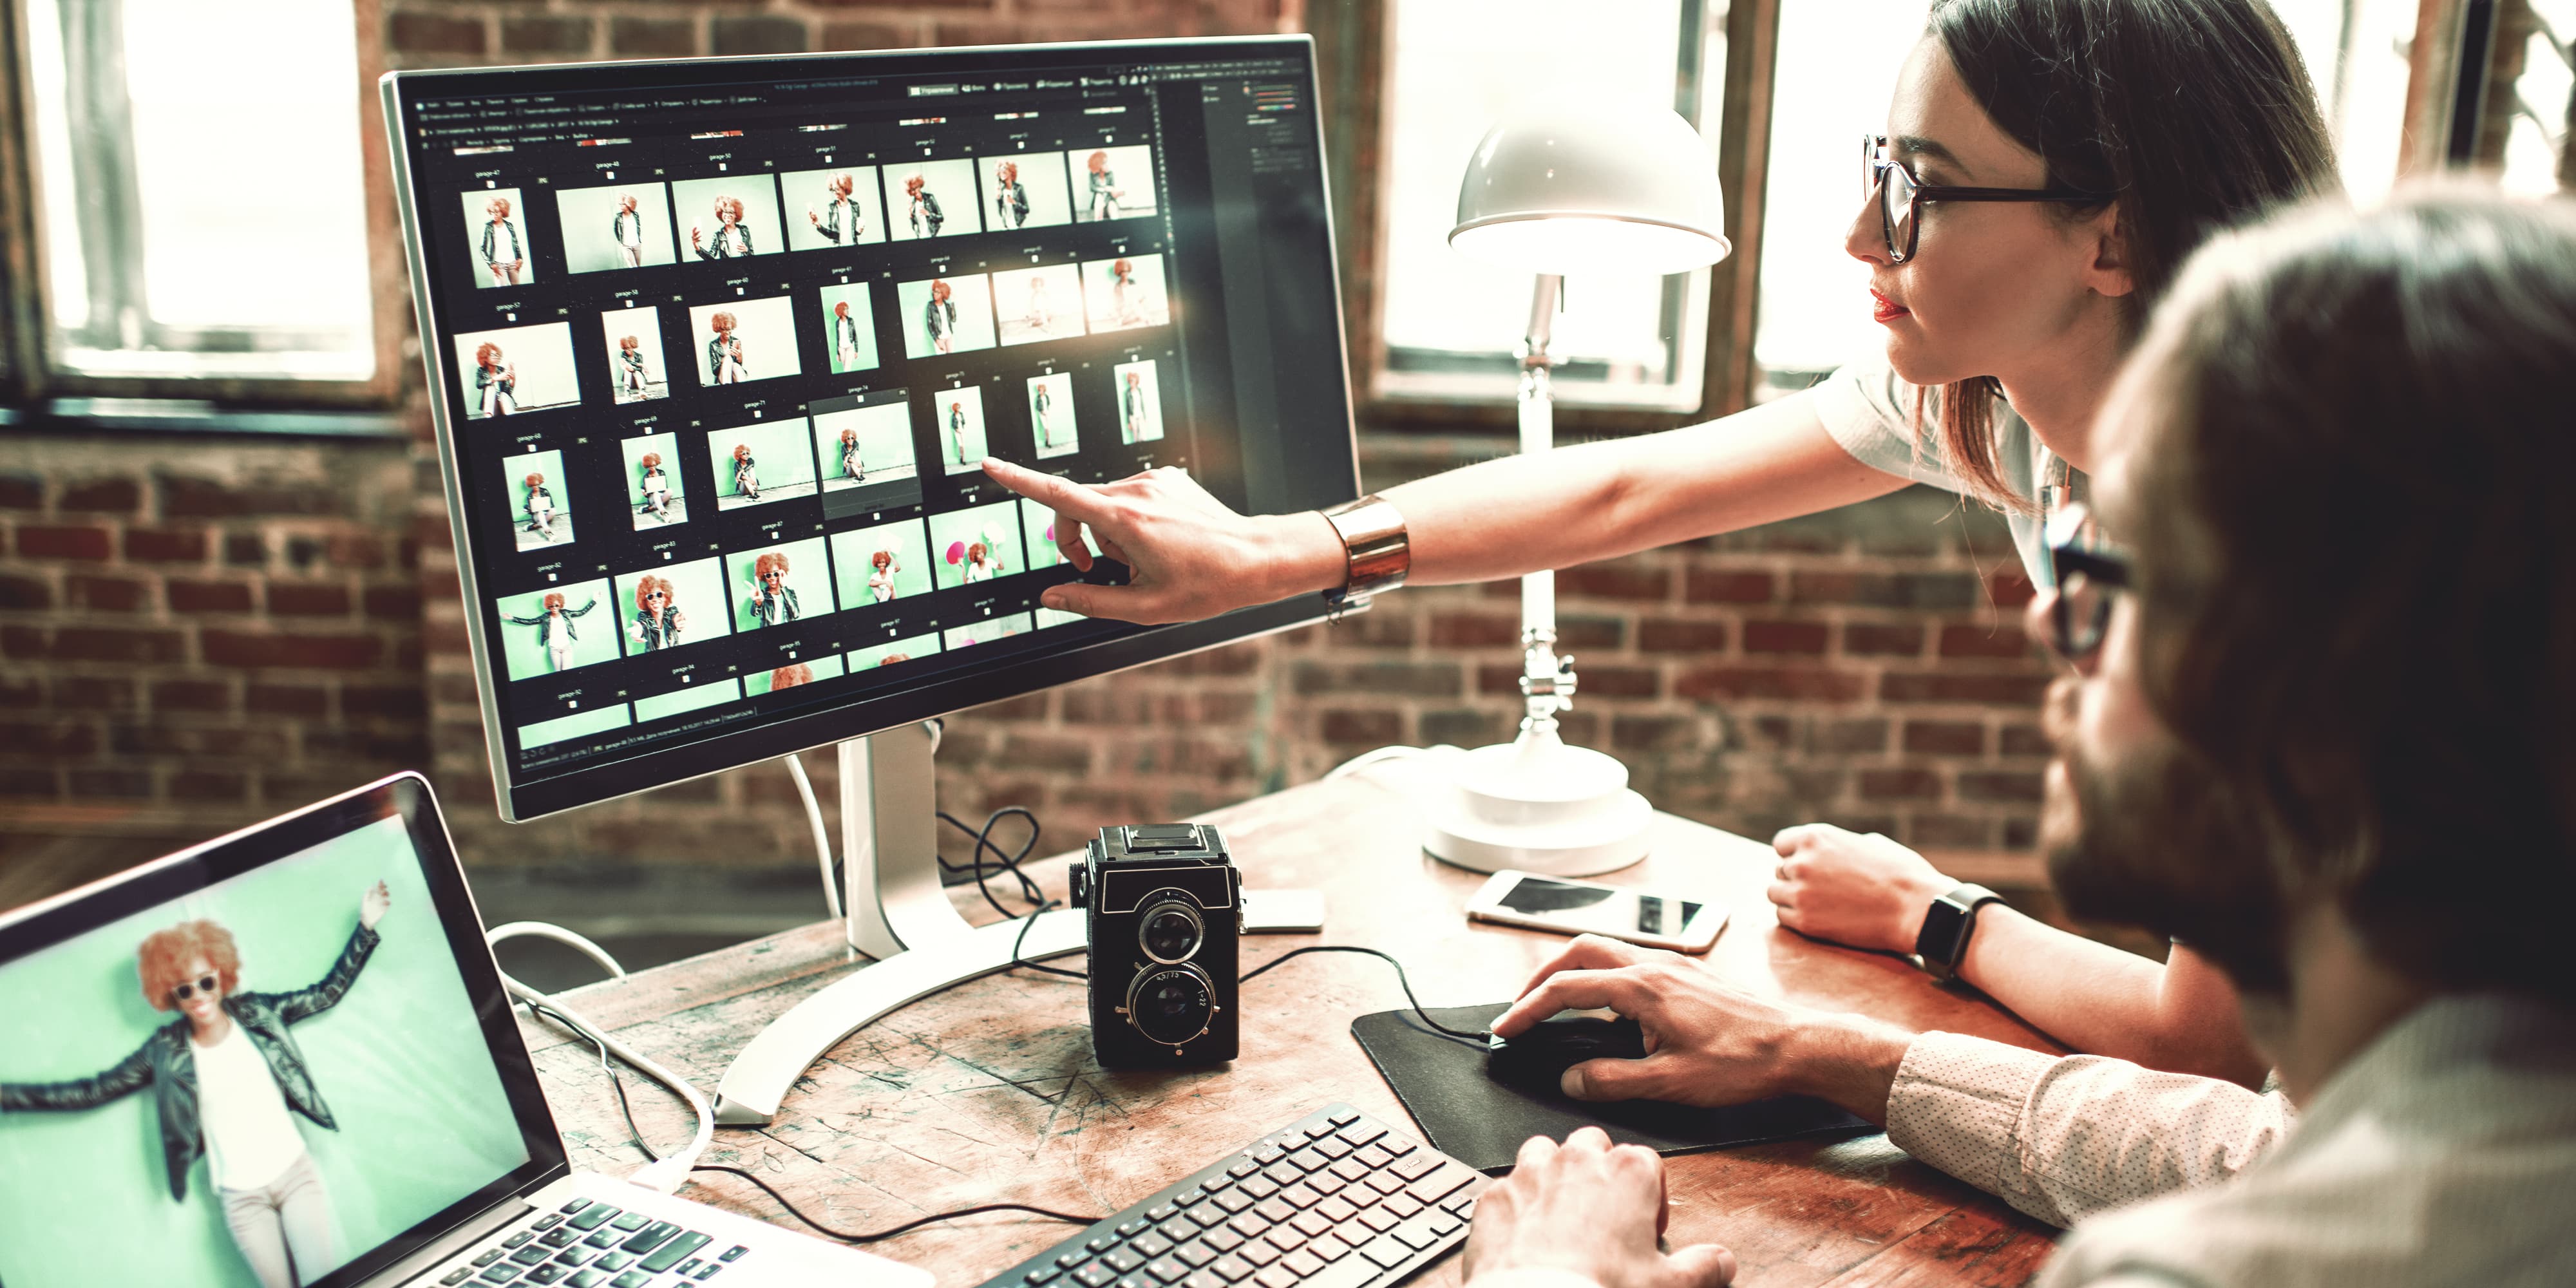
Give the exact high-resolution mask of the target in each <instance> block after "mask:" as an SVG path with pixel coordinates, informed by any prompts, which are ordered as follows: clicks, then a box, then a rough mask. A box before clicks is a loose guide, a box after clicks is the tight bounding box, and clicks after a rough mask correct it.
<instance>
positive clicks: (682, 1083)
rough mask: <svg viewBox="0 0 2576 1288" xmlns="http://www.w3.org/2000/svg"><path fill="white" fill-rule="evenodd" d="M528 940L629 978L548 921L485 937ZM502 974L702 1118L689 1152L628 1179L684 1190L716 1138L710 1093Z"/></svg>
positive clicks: (514, 989) (515, 993)
mask: <svg viewBox="0 0 2576 1288" xmlns="http://www.w3.org/2000/svg"><path fill="white" fill-rule="evenodd" d="M522 937H534V938H539V939H551V940H554V941H555V942H557V943H563V944H570V945H572V946H573V947H575V948H578V949H580V950H582V951H583V952H584V953H587V954H589V955H590V957H591V959H592V960H594V961H596V962H598V963H599V964H600V965H602V966H604V967H606V968H607V969H608V973H609V974H610V975H612V976H615V977H617V978H619V979H623V978H625V977H626V968H625V967H622V966H620V965H618V964H617V959H616V958H614V957H611V956H609V955H608V951H607V950H606V949H604V948H601V947H600V946H599V945H597V944H594V943H592V942H590V941H589V940H587V939H584V938H583V937H581V936H580V935H577V934H575V933H573V932H572V931H569V930H566V929H564V928H563V927H561V926H552V925H548V924H546V923H545V922H542V921H513V922H511V923H509V924H508V925H505V926H494V927H493V928H492V929H490V930H487V931H485V932H484V933H483V941H484V942H485V943H487V944H493V945H496V946H497V945H498V944H500V942H501V941H502V940H505V939H517V938H522ZM493 969H495V970H499V969H500V966H499V963H498V962H497V961H496V962H495V963H494V964H493ZM500 975H501V987H502V988H504V989H506V990H508V991H509V994H510V996H512V997H515V998H517V999H519V1000H520V1001H522V1002H527V1003H530V1004H531V1005H534V1006H543V1007H544V1008H546V1009H547V1010H548V1011H550V1012H553V1013H554V1014H555V1015H557V1016H560V1017H561V1018H562V1020H563V1022H564V1023H566V1024H568V1025H570V1026H572V1029H573V1031H574V1032H576V1033H579V1034H581V1035H582V1036H583V1037H586V1038H588V1039H590V1040H591V1041H594V1042H597V1043H598V1044H599V1045H600V1046H601V1047H602V1048H603V1049H605V1050H606V1051H607V1052H608V1053H609V1054H610V1055H612V1056H615V1057H617V1058H618V1059H620V1060H623V1061H625V1062H626V1063H627V1065H628V1066H629V1067H631V1068H633V1069H634V1070H635V1071H636V1072H637V1073H640V1074H643V1075H644V1076H645V1077H647V1078H651V1079H652V1080H653V1081H655V1082H658V1083H661V1084H662V1085H663V1086H665V1087H668V1088H670V1089H671V1091H672V1092H673V1093H674V1094H676V1095H678V1096H679V1097H680V1098H681V1099H683V1100H686V1101H688V1102H689V1108H690V1110H691V1111H692V1112H694V1113H696V1114H697V1116H698V1130H697V1133H696V1134H695V1135H693V1136H691V1137H690V1138H689V1146H688V1148H686V1149H683V1150H681V1151H680V1152H679V1153H676V1154H673V1155H671V1156H669V1157H667V1158H664V1159H663V1160H661V1161H660V1162H657V1163H647V1164H645V1165H644V1166H642V1167H639V1168H637V1169H635V1170H634V1171H632V1172H629V1173H627V1175H626V1179H627V1180H628V1181H629V1182H631V1183H633V1184H636V1185H641V1186H644V1187H645V1188H647V1189H654V1190H659V1191H661V1192H662V1193H664V1194H668V1193H670V1192H671V1191H673V1190H676V1189H678V1188H680V1185H681V1183H682V1182H684V1181H686V1180H688V1179H689V1169H691V1168H693V1167H696V1166H697V1165H698V1158H699V1156H700V1155H702V1154H704V1153H706V1150H707V1143H708V1142H709V1141H712V1140H714V1139H715V1134H716V1110H715V1106H714V1105H712V1104H709V1103H708V1102H707V1098H706V1096H705V1094H703V1093H701V1092H700V1091H699V1090H698V1089H697V1088H696V1087H693V1086H690V1085H689V1080H688V1079H686V1078H683V1077H681V1076H680V1075H678V1074H676V1073H673V1072H671V1071H670V1070H669V1069H666V1068H663V1067H662V1065H661V1064H660V1062H658V1061H656V1060H654V1059H653V1058H652V1057H651V1056H648V1055H645V1054H644V1053H643V1052H641V1051H638V1050H636V1049H635V1048H633V1047H630V1046H628V1045H626V1044H625V1043H623V1042H620V1041H618V1040H617V1039H616V1038H615V1037H612V1036H610V1034H609V1033H608V1031H607V1030H605V1029H602V1028H600V1027H599V1026H598V1025H596V1024H593V1023H591V1022H590V1020H589V1019H587V1018H585V1017H584V1016H583V1015H582V1014H581V1013H580V1012H578V1011H575V1010H573V1009H572V1008H571V1007H568V1006H565V1005H564V1004H563V1003H561V1002H559V1001H556V1000H555V999H554V998H552V997H549V996H547V995H546V994H544V993H540V992H538V991H537V990H535V989H533V988H530V987H528V986H527V985H525V984H522V983H520V982H519V981H518V980H515V979H512V978H511V977H510V973H509V972H508V971H500Z"/></svg>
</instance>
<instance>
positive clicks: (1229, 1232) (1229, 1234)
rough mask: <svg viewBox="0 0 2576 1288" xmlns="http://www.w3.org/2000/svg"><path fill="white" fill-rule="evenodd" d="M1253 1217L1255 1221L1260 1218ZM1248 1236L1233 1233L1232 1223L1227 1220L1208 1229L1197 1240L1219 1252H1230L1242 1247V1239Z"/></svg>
mask: <svg viewBox="0 0 2576 1288" xmlns="http://www.w3.org/2000/svg"><path fill="white" fill-rule="evenodd" d="M1253 1219H1254V1220H1256V1221H1257V1220H1260V1219H1261V1218H1259V1217H1254V1218H1253ZM1249 1237H1251V1236H1249V1235H1243V1234H1237V1233H1235V1229H1234V1226H1233V1224H1232V1223H1231V1222H1229V1223H1227V1224H1225V1225H1221V1226H1218V1227H1217V1228H1215V1229H1213V1230H1210V1231H1208V1232H1207V1233H1206V1234H1205V1235H1204V1236H1202V1237H1201V1238H1200V1239H1199V1242H1201V1243H1204V1244H1206V1245H1207V1246H1209V1247H1211V1248H1214V1249H1216V1250H1217V1251H1219V1252H1232V1251H1234V1250H1235V1249H1237V1248H1240V1247H1242V1246H1243V1241H1244V1240H1245V1239H1247V1238H1249Z"/></svg>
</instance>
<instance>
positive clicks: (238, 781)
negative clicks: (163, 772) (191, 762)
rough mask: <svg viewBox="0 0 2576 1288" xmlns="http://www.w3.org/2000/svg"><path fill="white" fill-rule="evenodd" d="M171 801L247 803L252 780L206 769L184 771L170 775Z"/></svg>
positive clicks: (238, 775)
mask: <svg viewBox="0 0 2576 1288" xmlns="http://www.w3.org/2000/svg"><path fill="white" fill-rule="evenodd" d="M170 799H172V800H179V801H247V800H249V799H250V779H249V778H247V777H245V776H243V775H241V774H226V773H218V772H216V771H213V770H206V769H189V770H182V771H180V772H178V773H175V774H172V775H170Z"/></svg>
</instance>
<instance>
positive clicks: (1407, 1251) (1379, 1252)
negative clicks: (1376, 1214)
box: [1360, 1234, 1413, 1270]
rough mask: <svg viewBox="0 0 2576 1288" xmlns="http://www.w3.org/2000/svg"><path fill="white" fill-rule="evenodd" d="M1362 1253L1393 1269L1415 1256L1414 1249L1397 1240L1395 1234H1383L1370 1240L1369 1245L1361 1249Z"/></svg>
mask: <svg viewBox="0 0 2576 1288" xmlns="http://www.w3.org/2000/svg"><path fill="white" fill-rule="evenodd" d="M1360 1255H1361V1256H1363V1257H1366V1258H1368V1259H1369V1260H1371V1261H1374V1262H1376V1263H1377V1264H1379V1265H1381V1266H1384V1267H1386V1268H1387V1269H1389V1270H1393V1269H1395V1268H1396V1267H1397V1266H1400V1265H1403V1264H1404V1263H1405V1261H1406V1260H1408V1259H1409V1258H1411V1257H1412V1256H1413V1249H1411V1248H1408V1247H1406V1246H1404V1245H1403V1244H1402V1243H1400V1242H1397V1240H1396V1238H1395V1236H1394V1235H1391V1234H1382V1235H1379V1236H1378V1237H1377V1238H1374V1239H1371V1240H1369V1243H1368V1246H1367V1247H1365V1248H1362V1249H1360Z"/></svg>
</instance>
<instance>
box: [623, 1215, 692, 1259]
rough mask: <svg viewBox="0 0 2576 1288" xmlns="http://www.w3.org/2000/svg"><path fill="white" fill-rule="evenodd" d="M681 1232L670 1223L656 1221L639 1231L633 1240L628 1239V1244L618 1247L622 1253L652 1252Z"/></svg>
mask: <svg viewBox="0 0 2576 1288" xmlns="http://www.w3.org/2000/svg"><path fill="white" fill-rule="evenodd" d="M679 1232H680V1227H678V1226H676V1225H673V1224H671V1223H670V1222H668V1221H656V1222H654V1223H653V1224H651V1225H648V1226H645V1227H644V1228H643V1229H640V1230H637V1231H636V1232H635V1236H634V1237H633V1238H631V1239H628V1240H627V1241H626V1242H624V1243H621V1244H618V1245H617V1246H618V1248H619V1249H620V1250H621V1251H625V1252H651V1251H652V1250H653V1249H655V1248H658V1247H661V1246H662V1243H663V1241H664V1240H666V1239H669V1238H670V1237H671V1236H672V1235H675V1234H678V1233H679Z"/></svg>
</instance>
